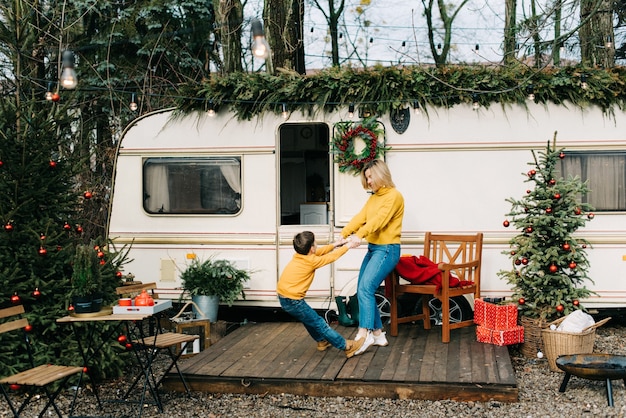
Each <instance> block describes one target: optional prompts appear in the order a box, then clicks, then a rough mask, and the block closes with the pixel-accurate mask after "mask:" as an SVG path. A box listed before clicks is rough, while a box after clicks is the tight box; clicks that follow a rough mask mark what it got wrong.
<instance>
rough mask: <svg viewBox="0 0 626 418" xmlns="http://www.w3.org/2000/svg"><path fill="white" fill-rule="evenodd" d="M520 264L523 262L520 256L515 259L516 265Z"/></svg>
mask: <svg viewBox="0 0 626 418" xmlns="http://www.w3.org/2000/svg"><path fill="white" fill-rule="evenodd" d="M520 264H522V260H520V259H519V258H518V259H517V260H515V265H516V266H519V265H520Z"/></svg>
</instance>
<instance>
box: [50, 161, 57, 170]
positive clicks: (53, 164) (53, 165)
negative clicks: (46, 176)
mask: <svg viewBox="0 0 626 418" xmlns="http://www.w3.org/2000/svg"><path fill="white" fill-rule="evenodd" d="M48 166H49V167H50V168H56V166H57V162H56V161H54V160H50V162H49V163H48Z"/></svg>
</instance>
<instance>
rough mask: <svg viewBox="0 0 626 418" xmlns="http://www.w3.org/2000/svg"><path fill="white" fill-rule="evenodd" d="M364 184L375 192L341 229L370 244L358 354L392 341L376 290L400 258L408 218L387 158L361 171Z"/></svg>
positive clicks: (360, 290)
mask: <svg viewBox="0 0 626 418" xmlns="http://www.w3.org/2000/svg"><path fill="white" fill-rule="evenodd" d="M361 184H362V185H363V188H364V189H365V190H369V191H370V192H371V193H372V195H371V196H370V198H369V199H368V200H367V202H366V203H365V205H364V206H363V208H362V209H361V211H360V212H359V213H357V214H356V215H355V216H354V217H353V218H352V220H351V221H350V222H349V223H348V225H346V226H345V227H344V228H343V229H342V231H341V235H342V237H343V238H348V237H349V238H350V239H349V241H350V242H352V243H354V244H360V243H361V240H363V239H364V240H366V241H367V243H368V245H367V253H366V254H365V257H364V259H363V262H362V264H361V269H360V271H359V280H358V284H357V292H356V294H357V299H358V301H359V330H358V332H357V336H356V338H355V341H357V342H358V341H363V345H362V346H361V348H359V349H358V350H357V351H356V352H355V354H361V353H363V352H364V351H365V350H367V348H368V347H370V346H371V345H372V344H373V345H379V346H386V345H387V344H388V342H387V338H386V337H385V333H384V332H382V328H383V325H382V321H381V319H380V312H379V311H378V306H377V304H376V296H375V293H376V290H377V289H378V287H379V286H380V284H381V283H382V282H383V280H385V277H387V275H388V274H389V273H391V271H392V270H393V269H394V268H395V266H396V264H398V260H399V259H400V232H401V230H402V218H403V217H404V198H403V196H402V194H401V193H400V192H399V191H398V190H397V189H396V186H395V184H394V182H393V180H392V178H391V172H390V171H389V167H388V166H387V164H385V162H384V161H382V160H373V161H371V162H369V163H367V164H365V166H364V167H363V170H362V171H361Z"/></svg>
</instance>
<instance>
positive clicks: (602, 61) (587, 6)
mask: <svg viewBox="0 0 626 418" xmlns="http://www.w3.org/2000/svg"><path fill="white" fill-rule="evenodd" d="M598 1H599V2H600V3H598ZM596 9H597V10H596ZM594 11H595V13H594ZM590 14H593V15H592V16H591V18H590V19H588V18H589V15H590ZM612 19H613V2H612V1H611V0H582V1H581V5H580V20H581V21H585V20H587V21H586V23H585V24H584V25H582V26H581V28H580V31H579V36H580V55H581V57H580V58H581V61H582V63H583V65H588V66H600V67H604V68H609V67H613V66H614V65H615V44H614V34H613V21H612Z"/></svg>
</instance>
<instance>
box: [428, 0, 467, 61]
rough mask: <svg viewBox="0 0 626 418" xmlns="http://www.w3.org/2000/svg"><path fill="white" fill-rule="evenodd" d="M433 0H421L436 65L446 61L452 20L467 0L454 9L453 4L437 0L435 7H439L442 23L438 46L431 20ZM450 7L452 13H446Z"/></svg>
mask: <svg viewBox="0 0 626 418" xmlns="http://www.w3.org/2000/svg"><path fill="white" fill-rule="evenodd" d="M434 2H435V0H428V5H426V0H422V5H423V6H424V16H426V24H427V25H428V43H429V44H430V52H431V53H432V55H433V58H434V60H435V65H437V66H438V67H440V66H442V65H445V64H446V62H447V61H448V53H449V52H450V41H451V39H452V22H454V19H455V18H456V16H457V14H458V13H459V11H460V10H461V9H462V8H463V6H465V4H466V3H467V2H468V0H463V1H462V2H461V3H460V4H459V6H458V7H457V8H456V9H454V5H452V4H450V5H447V4H446V3H445V1H444V0H437V8H438V9H439V17H440V18H441V22H442V24H443V30H444V33H443V46H442V47H441V48H438V46H439V43H437V45H435V30H436V28H435V24H434V21H433V6H434ZM449 7H450V8H452V13H448V8H449Z"/></svg>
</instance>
